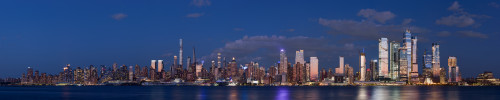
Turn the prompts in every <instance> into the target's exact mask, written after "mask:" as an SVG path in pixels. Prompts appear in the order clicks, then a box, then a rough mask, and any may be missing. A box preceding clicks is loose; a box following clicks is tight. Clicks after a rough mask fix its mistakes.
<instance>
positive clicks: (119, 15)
mask: <svg viewBox="0 0 500 100" xmlns="http://www.w3.org/2000/svg"><path fill="white" fill-rule="evenodd" d="M127 16H128V15H127V14H124V13H116V14H113V15H111V18H113V19H115V20H122V19H124V18H125V17H127Z"/></svg>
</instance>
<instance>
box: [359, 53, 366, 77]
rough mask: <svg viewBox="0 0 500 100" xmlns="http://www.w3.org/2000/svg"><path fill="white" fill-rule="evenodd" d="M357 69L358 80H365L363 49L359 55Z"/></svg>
mask: <svg viewBox="0 0 500 100" xmlns="http://www.w3.org/2000/svg"><path fill="white" fill-rule="evenodd" d="M359 67H360V68H359V69H360V70H359V71H360V74H359V75H360V79H359V81H366V58H365V53H364V51H363V52H361V54H360V55H359Z"/></svg>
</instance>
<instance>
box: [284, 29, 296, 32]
mask: <svg viewBox="0 0 500 100" xmlns="http://www.w3.org/2000/svg"><path fill="white" fill-rule="evenodd" d="M281 32H295V29H293V28H291V29H286V30H281Z"/></svg>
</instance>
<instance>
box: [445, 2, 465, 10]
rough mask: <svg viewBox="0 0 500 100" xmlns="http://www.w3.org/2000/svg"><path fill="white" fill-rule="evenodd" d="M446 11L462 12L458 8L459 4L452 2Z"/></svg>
mask: <svg viewBox="0 0 500 100" xmlns="http://www.w3.org/2000/svg"><path fill="white" fill-rule="evenodd" d="M448 10H450V11H463V9H462V8H460V4H458V1H455V2H453V4H451V6H450V7H448Z"/></svg>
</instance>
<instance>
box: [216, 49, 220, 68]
mask: <svg viewBox="0 0 500 100" xmlns="http://www.w3.org/2000/svg"><path fill="white" fill-rule="evenodd" d="M220 55H221V54H220V52H219V53H217V68H221V62H220V58H221V57H220Z"/></svg>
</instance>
